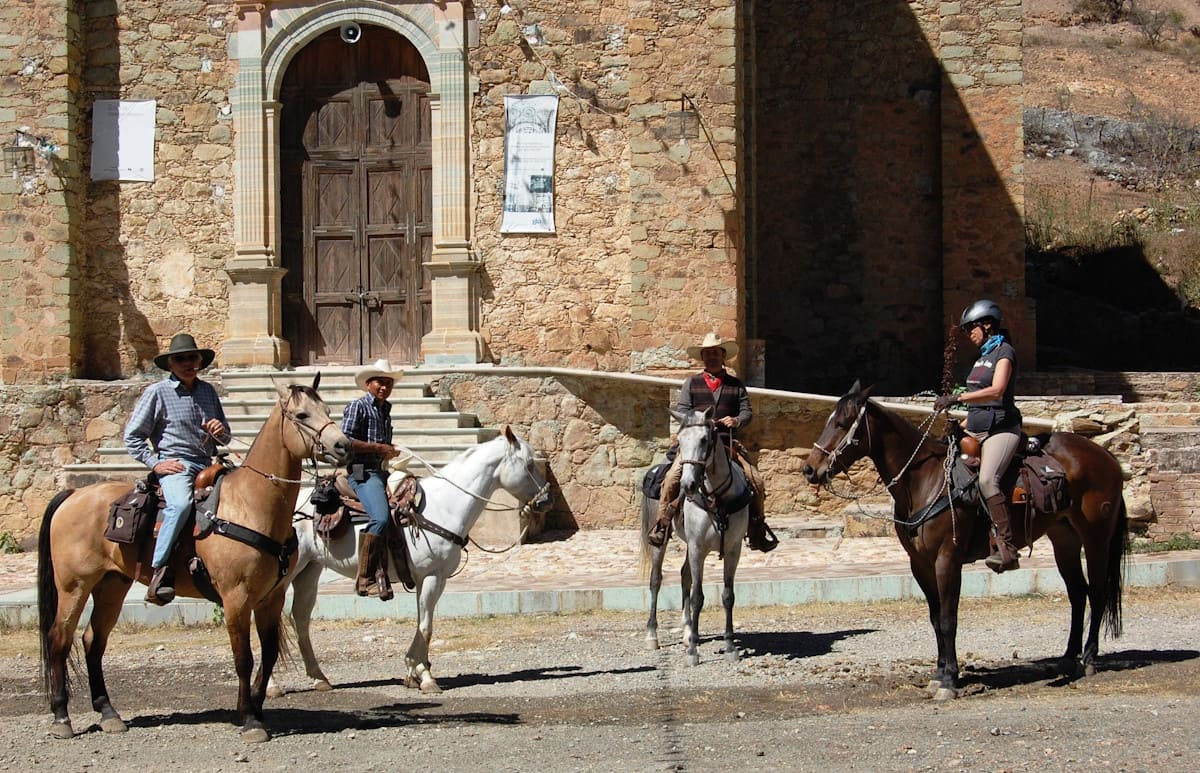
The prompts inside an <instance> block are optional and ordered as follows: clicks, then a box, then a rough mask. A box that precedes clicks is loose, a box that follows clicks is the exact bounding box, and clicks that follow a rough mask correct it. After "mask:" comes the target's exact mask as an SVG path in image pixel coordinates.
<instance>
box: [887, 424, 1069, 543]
mask: <svg viewBox="0 0 1200 773" xmlns="http://www.w3.org/2000/svg"><path fill="white" fill-rule="evenodd" d="M1048 438H1049V435H1048V434H1041V435H1035V436H1028V435H1025V434H1024V433H1022V434H1021V442H1020V443H1018V444H1017V452H1016V453H1015V454H1013V459H1012V462H1011V463H1010V464H1009V467H1008V469H1007V470H1006V471H1005V473H1004V474H1003V475H1002V476H1001V477H1000V488H1001V490H1002V491H1004V492H1005V493H1006V494H1007V495H1008V502H1009V504H1010V506H1013V507H1024V508H1026V510H1028V511H1031V512H1038V513H1057V512H1060V511H1062V510H1065V509H1066V508H1067V507H1069V506H1070V504H1071V492H1070V490H1069V489H1068V488H1067V472H1066V470H1065V469H1064V468H1063V466H1062V463H1061V462H1059V461H1058V460H1057V459H1055V458H1054V456H1053V455H1051V454H1050V453H1049V452H1047V451H1046V450H1045V446H1046V442H1047V440H1048ZM952 442H954V443H955V444H956V445H957V446H958V453H957V454H955V457H954V464H953V466H952V467H951V469H950V493H949V494H943V495H942V496H940V497H938V498H937V499H935V500H933V501H932V502H930V503H929V504H928V505H926V506H925V507H923V508H921V509H920V510H918V511H917V512H916V513H914V514H913V518H912V520H911V521H910V522H909V527H910V528H911V529H915V528H916V527H917V526H920V525H921V524H922V523H924V522H925V521H927V520H929V519H930V518H932V517H934V516H935V515H938V514H939V513H941V512H942V511H944V510H946V509H947V508H949V507H950V506H951V503H952V502H953V503H954V504H955V505H959V504H961V505H965V506H968V507H974V508H977V509H978V510H979V512H980V517H981V518H984V519H989V517H988V516H987V514H986V513H984V512H983V508H982V507H981V505H982V504H983V502H982V498H981V497H980V494H979V453H980V443H979V441H978V440H976V439H975V438H973V437H971V436H970V435H966V434H960V433H956V436H955V437H954V439H953V441H952ZM989 520H990V519H989Z"/></svg>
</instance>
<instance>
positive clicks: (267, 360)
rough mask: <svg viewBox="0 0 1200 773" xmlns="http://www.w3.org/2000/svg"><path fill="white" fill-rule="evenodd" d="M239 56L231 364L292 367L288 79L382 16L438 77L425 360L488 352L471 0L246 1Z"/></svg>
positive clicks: (225, 354) (237, 40)
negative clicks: (473, 205)
mask: <svg viewBox="0 0 1200 773" xmlns="http://www.w3.org/2000/svg"><path fill="white" fill-rule="evenodd" d="M236 5H237V10H238V22H237V23H238V28H237V34H236V35H235V36H234V38H233V39H234V52H233V56H234V58H235V59H236V60H237V63H238V73H237V79H236V86H235V88H234V93H233V99H232V109H233V124H234V128H235V132H236V138H237V139H236V146H235V150H236V158H237V162H236V167H235V190H234V234H235V241H236V244H235V248H234V254H233V255H232V256H231V257H230V259H229V261H228V263H227V264H226V272H227V273H228V274H229V280H230V284H229V320H228V324H227V327H226V339H225V342H224V345H223V346H222V350H221V362H222V364H223V365H233V366H274V367H283V366H285V365H287V364H288V363H289V361H290V346H289V343H288V341H287V340H285V339H284V338H283V337H282V334H281V331H282V318H281V311H282V303H281V291H282V279H283V274H284V269H283V268H281V267H280V260H279V244H280V232H279V223H280V221H279V198H280V197H279V144H278V143H279V120H280V116H279V103H278V102H277V98H278V94H279V88H280V84H281V82H282V80H283V76H284V73H285V72H286V70H287V65H288V63H289V62H290V61H291V58H292V57H293V56H294V55H295V54H296V52H298V51H299V50H301V49H302V48H304V46H306V45H307V44H308V43H309V42H310V41H312V40H313V39H314V38H316V37H317V36H318V35H320V34H322V33H324V32H326V31H328V30H330V29H336V28H339V27H340V26H341V25H343V24H350V23H355V24H372V25H376V26H380V27H385V28H387V29H391V30H393V31H395V32H396V33H398V34H400V35H403V36H404V37H406V38H408V40H409V41H411V42H412V44H413V45H414V46H415V47H416V48H417V50H418V51H419V52H420V54H421V57H422V58H423V59H424V60H425V64H426V66H427V67H428V70H429V75H430V81H431V84H430V87H431V93H430V95H429V96H430V101H431V108H432V114H431V120H432V134H433V142H432V144H433V248H432V256H431V258H430V261H429V263H427V264H426V268H427V269H428V270H429V273H430V274H431V276H432V279H433V287H432V314H433V320H432V330H431V331H430V332H429V333H428V334H427V335H426V336H425V337H424V338H423V339H422V344H421V355H422V360H423V361H424V362H426V363H428V364H436V365H452V364H467V363H474V362H479V361H480V360H481V359H482V357H483V350H484V347H483V339H482V337H481V336H480V335H479V332H478V318H479V313H478V306H479V298H478V290H477V285H478V271H479V261H478V259H477V258H476V257H475V255H474V254H473V251H472V248H471V218H470V210H469V202H470V187H469V177H468V170H469V168H470V159H469V156H468V143H467V126H468V122H467V117H468V110H469V100H470V94H469V93H468V84H469V83H470V77H469V73H468V70H467V62H466V57H467V49H468V47H469V46H470V45H471V41H470V37H471V34H472V30H474V29H475V20H474V18H473V17H471V18H468V17H467V13H466V9H465V8H464V4H463V3H462V2H454V1H453V0H446V1H445V2H440V3H419V4H418V3H413V4H408V5H390V4H386V3H380V2H355V3H350V2H332V3H313V4H311V5H293V4H288V5H287V6H280V7H275V5H274V4H273V3H271V2H238V3H237V4H236Z"/></svg>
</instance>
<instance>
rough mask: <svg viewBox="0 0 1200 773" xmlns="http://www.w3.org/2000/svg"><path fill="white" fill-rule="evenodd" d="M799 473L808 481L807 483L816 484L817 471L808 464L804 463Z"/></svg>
mask: <svg viewBox="0 0 1200 773" xmlns="http://www.w3.org/2000/svg"><path fill="white" fill-rule="evenodd" d="M800 472H802V473H804V477H805V478H807V479H808V482H809V483H816V482H817V471H816V470H814V469H813V466H812V465H811V464H809V463H808V462H805V463H804V467H802V468H801V470H800Z"/></svg>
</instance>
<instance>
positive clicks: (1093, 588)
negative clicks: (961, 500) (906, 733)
mask: <svg viewBox="0 0 1200 773" xmlns="http://www.w3.org/2000/svg"><path fill="white" fill-rule="evenodd" d="M870 391H871V390H870V388H867V389H862V388H860V386H859V383H858V382H857V381H856V382H854V386H853V387H851V388H850V391H849V392H847V393H846V394H845V395H844V396H843V397H842V398H841V399H839V400H838V402H837V405H836V406H835V407H834V409H833V413H831V414H830V416H829V419H828V420H827V421H826V423H825V428H824V430H823V431H822V432H821V436H820V437H819V438H818V439H817V442H816V443H815V444H814V446H813V449H812V451H811V452H810V453H809V454H808V458H807V460H806V461H805V464H804V468H803V472H804V475H805V477H806V478H807V479H808V480H809V482H810V483H814V484H819V483H828V482H829V481H830V480H831V479H832V478H833V477H834V476H835V475H837V474H838V473H840V472H843V471H846V470H848V469H849V468H850V466H851V465H852V464H853V463H854V462H856V461H858V460H859V459H861V458H863V457H868V458H869V459H870V460H871V461H872V462H873V463H874V464H875V469H876V470H877V471H878V473H879V477H880V480H881V481H882V482H883V485H884V486H885V487H886V488H887V489H888V492H889V493H890V494H891V495H892V500H893V502H894V509H893V520H894V522H895V529H896V535H897V536H898V537H899V538H900V544H902V545H903V546H904V549H905V551H906V552H907V553H908V557H909V565H910V566H911V568H912V573H913V577H914V578H915V579H916V581H917V584H918V585H919V586H920V587H921V590H922V592H923V593H924V594H925V600H926V601H927V602H928V605H929V620H930V622H931V623H932V624H933V631H934V635H935V636H936V638H937V648H938V658H937V670H936V672H935V674H934V678H933V680H932V681H931V682H930V683H929V686H928V689H929V691H930V693H931V694H932V695H933V697H934V699H935V700H939V701H941V700H947V699H951V698H954V697H957V695H958V688H959V682H958V676H959V674H958V653H957V651H956V649H955V637H956V635H957V631H958V600H959V592H960V589H961V585H962V567H963V565H964V564H968V563H971V562H974V561H977V560H979V559H981V558H984V557H985V556H986V555H987V552H988V530H989V523H988V521H987V520H986V519H983V518H982V517H981V516H979V515H977V513H976V509H975V507H973V506H964V505H962V504H959V505H956V506H954V507H950V508H947V509H944V510H942V511H941V512H940V513H938V514H937V515H934V516H932V517H930V518H928V519H927V520H923V522H921V523H912V522H911V521H912V520H913V518H912V515H913V513H915V512H918V511H920V510H921V509H922V508H923V507H924V506H925V505H926V504H928V503H930V502H932V501H933V500H934V499H935V498H937V497H938V496H939V495H940V494H942V493H943V491H944V489H945V467H944V462H945V460H946V454H947V450H948V448H947V444H946V443H944V442H941V441H939V440H936V439H934V438H932V437H929V436H928V433H925V434H922V432H921V430H919V429H918V428H917V427H916V426H914V425H913V424H912V423H910V422H909V421H908V420H906V419H904V418H903V417H901V416H899V415H897V414H896V413H893V412H891V411H889V410H887V409H886V408H884V407H883V406H881V405H879V404H878V403H876V402H875V401H873V400H871V399H870ZM1045 451H1046V452H1047V453H1049V454H1051V455H1052V456H1054V458H1056V459H1057V460H1058V461H1059V462H1060V463H1061V464H1062V466H1063V467H1064V468H1065V470H1066V473H1067V486H1068V489H1069V491H1070V500H1071V503H1070V506H1069V507H1068V508H1067V509H1066V510H1063V511H1062V512H1058V513H1035V514H1033V515H1032V517H1031V518H1022V517H1014V518H1013V519H1012V526H1013V540H1014V543H1015V544H1016V545H1017V546H1018V548H1019V547H1021V546H1025V545H1031V544H1033V542H1034V540H1036V539H1038V538H1039V537H1041V536H1042V535H1045V536H1047V537H1049V539H1050V543H1051V545H1052V546H1053V549H1054V560H1055V563H1056V564H1057V566H1058V571H1059V574H1061V575H1062V578H1063V582H1064V583H1065V585H1066V588H1067V597H1068V599H1070V602H1071V631H1070V635H1069V637H1068V639H1067V649H1066V652H1065V653H1064V654H1063V656H1062V658H1061V659H1060V661H1059V663H1058V668H1059V671H1060V672H1061V673H1062V674H1064V675H1066V676H1078V675H1080V673H1081V672H1082V674H1087V675H1090V674H1093V673H1094V672H1095V660H1096V655H1097V651H1098V648H1099V634H1100V628H1101V626H1102V625H1104V624H1107V631H1108V633H1109V634H1110V635H1111V636H1112V637H1113V638H1116V637H1117V636H1120V635H1121V593H1122V585H1123V577H1122V573H1123V571H1124V561H1125V556H1126V551H1127V550H1128V539H1129V528H1128V526H1129V524H1128V520H1127V515H1126V511H1125V500H1124V497H1123V495H1122V481H1123V477H1122V474H1121V466H1120V464H1119V463H1118V462H1117V460H1116V459H1115V458H1114V457H1113V456H1112V454H1110V453H1109V452H1108V451H1106V450H1105V449H1103V448H1101V447H1100V446H1098V445H1096V444H1095V443H1093V442H1092V441H1090V440H1088V439H1087V438H1084V437H1082V436H1080V435H1076V434H1073V433H1069V432H1054V433H1052V434H1051V435H1050V437H1049V440H1048V442H1047V443H1046V445H1045ZM1081 548H1082V550H1083V552H1084V553H1085V554H1086V557H1087V572H1086V575H1085V573H1084V570H1083V566H1082V563H1081V561H1080V549H1081ZM1089 602H1090V604H1091V618H1090V624H1089V626H1088V638H1087V644H1086V646H1082V645H1083V641H1082V637H1083V615H1084V610H1085V607H1086V606H1087V604H1088V603H1089ZM1081 654H1082V663H1081V662H1080V656H1081Z"/></svg>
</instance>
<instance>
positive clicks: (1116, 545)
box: [1104, 496, 1129, 639]
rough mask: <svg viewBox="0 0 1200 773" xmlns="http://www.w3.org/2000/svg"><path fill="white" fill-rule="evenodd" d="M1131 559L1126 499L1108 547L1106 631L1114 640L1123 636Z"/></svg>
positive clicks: (1120, 507) (1119, 506) (1105, 607)
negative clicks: (1123, 599) (1123, 600)
mask: <svg viewBox="0 0 1200 773" xmlns="http://www.w3.org/2000/svg"><path fill="white" fill-rule="evenodd" d="M1128 558H1129V514H1128V513H1127V512H1126V510H1125V497H1124V496H1122V497H1121V498H1120V502H1119V505H1118V507H1117V528H1116V529H1114V530H1113V535H1112V540H1111V541H1110V542H1109V546H1108V587H1107V588H1106V590H1107V591H1108V603H1107V604H1105V606H1104V620H1105V630H1106V631H1107V632H1108V635H1109V636H1110V637H1112V638H1114V639H1115V638H1117V637H1118V636H1120V635H1121V594H1122V592H1123V591H1124V588H1125V564H1126V563H1127V561H1128Z"/></svg>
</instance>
